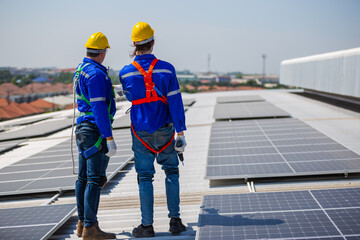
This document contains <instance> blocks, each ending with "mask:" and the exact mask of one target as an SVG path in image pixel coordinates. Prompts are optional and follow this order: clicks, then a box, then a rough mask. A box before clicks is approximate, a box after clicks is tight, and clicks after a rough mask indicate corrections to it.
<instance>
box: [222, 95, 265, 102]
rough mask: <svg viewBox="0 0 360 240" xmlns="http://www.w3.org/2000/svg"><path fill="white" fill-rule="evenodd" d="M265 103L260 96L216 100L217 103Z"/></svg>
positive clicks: (230, 97)
mask: <svg viewBox="0 0 360 240" xmlns="http://www.w3.org/2000/svg"><path fill="white" fill-rule="evenodd" d="M263 101H265V100H264V99H263V98H262V97H260V96H258V95H245V96H229V97H218V98H217V99H216V102H217V103H237V102H263Z"/></svg>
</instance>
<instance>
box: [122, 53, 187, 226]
mask: <svg viewBox="0 0 360 240" xmlns="http://www.w3.org/2000/svg"><path fill="white" fill-rule="evenodd" d="M154 59H155V56H154V55H152V54H144V55H140V56H136V57H135V59H134V61H136V62H137V64H138V65H140V67H141V68H142V69H141V70H144V71H146V73H149V72H150V73H151V70H150V71H149V69H152V68H150V66H152V62H153V61H154ZM137 64H136V65H137ZM119 76H120V82H121V83H122V86H123V90H124V93H125V96H126V98H127V99H128V100H129V101H131V102H132V107H131V123H132V125H133V131H131V133H132V141H133V142H132V150H133V151H134V157H135V169H136V172H137V174H138V184H139V195H140V208H141V223H142V224H143V225H145V226H147V225H151V224H153V221H154V217H153V214H154V206H153V205H154V204H153V203H154V193H153V191H154V190H153V184H152V180H153V177H154V174H155V168H154V160H155V158H156V161H157V163H158V164H160V165H162V169H163V170H164V171H165V174H166V179H165V185H166V197H167V206H168V210H169V214H168V217H169V218H173V217H174V218H177V217H179V216H180V207H179V205H180V194H179V191H180V190H179V169H178V165H179V160H178V157H177V153H176V150H175V148H174V142H175V141H174V128H175V130H176V131H177V132H182V131H184V130H186V126H185V112H184V106H183V102H182V98H181V92H180V88H179V83H178V81H177V78H176V73H175V69H174V67H173V66H172V65H171V64H170V63H168V62H165V61H161V60H158V61H157V62H156V60H155V65H154V66H153V69H152V75H151V80H152V82H151V81H148V80H145V78H146V77H149V76H146V77H145V76H144V75H143V73H141V72H140V70H138V68H137V67H135V65H134V64H129V65H127V66H125V67H124V68H123V69H122V70H121V71H120V75H119ZM145 81H147V82H148V87H149V85H154V87H153V89H154V90H156V95H157V97H155V98H154V101H152V100H150V101H149V102H147V101H146V100H149V98H148V97H146V86H145ZM149 91H152V90H149ZM158 97H159V98H161V100H160V99H159V98H158ZM165 98H166V100H165ZM144 101H145V102H144ZM139 102H140V103H139ZM141 141H143V142H141ZM144 143H145V144H144ZM147 146H148V147H150V148H151V149H152V150H150V149H149V148H148V147H147ZM164 146H165V147H164ZM166 146H167V147H166ZM160 149H163V151H160ZM155 150H156V151H157V153H154V151H155ZM156 151H155V152H156Z"/></svg>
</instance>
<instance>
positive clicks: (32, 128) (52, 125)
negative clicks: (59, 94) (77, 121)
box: [0, 118, 72, 141]
mask: <svg viewBox="0 0 360 240" xmlns="http://www.w3.org/2000/svg"><path fill="white" fill-rule="evenodd" d="M71 126H72V119H69V118H65V119H56V120H53V119H51V120H48V121H41V122H40V123H35V124H31V125H28V126H26V127H23V128H19V129H18V130H14V131H5V132H2V133H0V141H9V140H15V139H24V138H32V137H42V136H46V135H49V134H52V133H54V132H57V131H60V130H63V129H65V128H68V127H71Z"/></svg>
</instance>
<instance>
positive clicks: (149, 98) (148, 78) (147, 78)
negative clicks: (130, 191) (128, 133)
mask: <svg viewBox="0 0 360 240" xmlns="http://www.w3.org/2000/svg"><path fill="white" fill-rule="evenodd" d="M158 61H159V59H156V58H155V59H154V60H153V61H152V62H151V64H150V67H149V69H148V71H147V72H146V71H145V70H144V69H143V68H142V67H141V66H140V64H139V63H138V62H136V61H133V62H132V64H133V65H134V66H135V67H136V69H137V70H138V71H139V72H140V73H141V74H142V75H143V77H144V82H145V89H146V95H145V98H140V99H137V100H133V101H131V103H132V105H139V104H145V103H151V102H157V101H161V102H163V103H164V104H166V105H167V104H168V103H167V100H166V97H165V96H163V95H162V94H161V92H160V91H159V90H158V89H157V88H156V86H155V84H154V82H153V81H152V72H153V69H154V67H155V65H156V63H157V62H158ZM159 95H160V96H159ZM131 130H132V132H133V133H134V135H135V137H136V138H137V139H139V141H140V142H141V143H142V144H143V145H144V146H145V147H146V148H147V149H149V150H150V151H152V152H153V153H155V154H157V155H159V153H161V152H162V151H164V150H165V149H166V148H167V147H168V146H169V145H170V144H171V142H172V141H173V140H174V137H175V132H174V133H173V136H172V138H171V140H170V141H169V142H168V143H167V144H165V145H164V146H163V147H162V148H161V149H160V150H156V149H153V148H152V147H151V146H150V145H149V144H147V143H146V142H145V141H143V140H142V139H141V138H140V137H139V136H138V135H137V134H136V132H135V130H134V127H133V125H132V124H131Z"/></svg>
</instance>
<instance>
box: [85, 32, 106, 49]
mask: <svg viewBox="0 0 360 240" xmlns="http://www.w3.org/2000/svg"><path fill="white" fill-rule="evenodd" d="M85 47H86V48H91V49H88V52H89V50H90V51H91V50H92V49H98V50H104V49H106V48H110V45H109V42H108V40H107V38H106V36H105V35H104V34H103V33H101V32H97V33H94V34H92V35H91V36H90V37H89V39H88V40H87V42H86V44H85ZM95 51H96V50H95ZM96 52H103V51H96Z"/></svg>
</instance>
